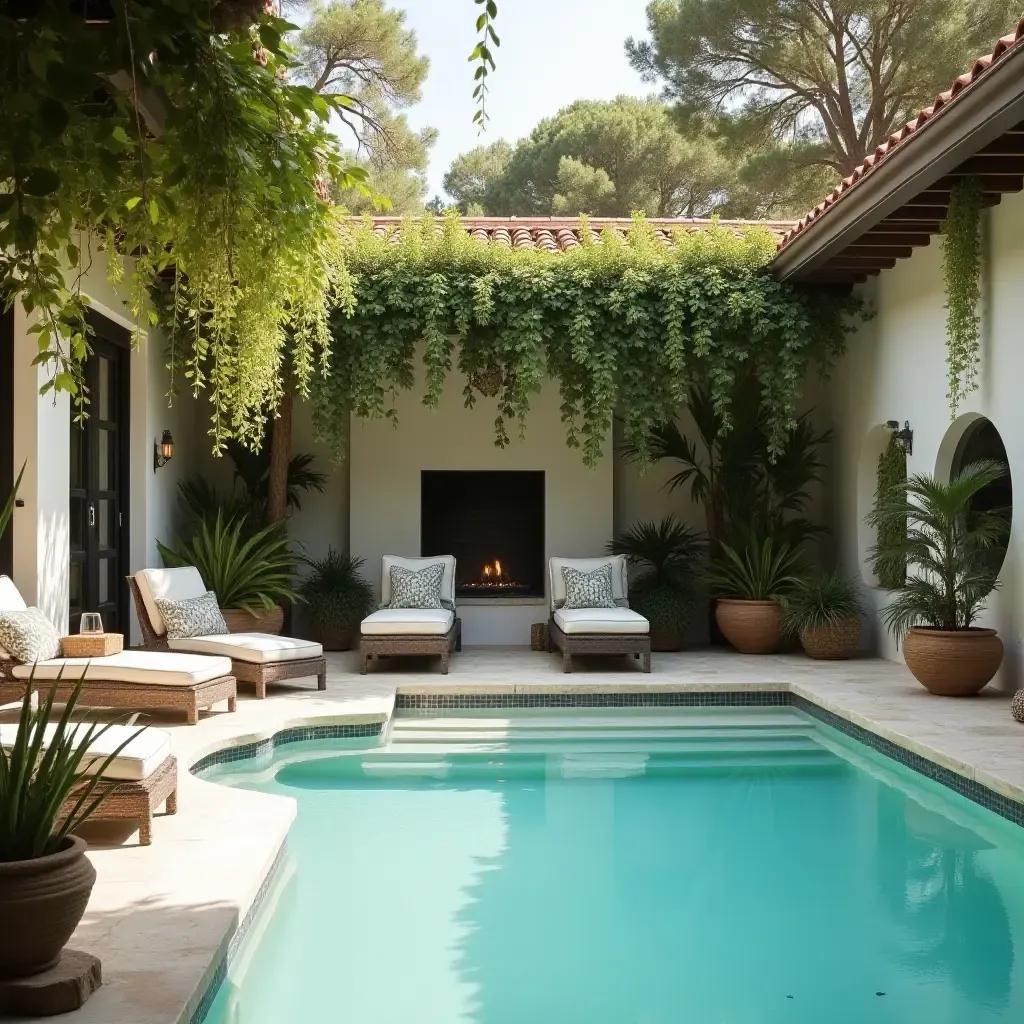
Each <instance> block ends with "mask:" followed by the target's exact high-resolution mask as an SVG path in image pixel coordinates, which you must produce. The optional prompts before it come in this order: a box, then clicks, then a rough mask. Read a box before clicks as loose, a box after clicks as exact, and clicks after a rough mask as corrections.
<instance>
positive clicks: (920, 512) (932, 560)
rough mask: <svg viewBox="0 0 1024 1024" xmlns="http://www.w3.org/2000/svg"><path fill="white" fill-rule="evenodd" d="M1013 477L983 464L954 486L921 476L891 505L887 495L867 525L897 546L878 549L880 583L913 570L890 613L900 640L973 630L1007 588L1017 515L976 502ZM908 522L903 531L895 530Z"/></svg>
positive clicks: (894, 493)
mask: <svg viewBox="0 0 1024 1024" xmlns="http://www.w3.org/2000/svg"><path fill="white" fill-rule="evenodd" d="M1006 473H1007V467H1006V466H1005V465H1004V464H1003V463H999V462H993V461H991V460H983V461H980V462H974V463H972V464H971V465H969V466H965V467H964V469H963V470H961V471H960V473H959V474H958V475H957V476H956V477H954V478H953V479H952V480H951V481H950V482H949V483H943V482H941V481H939V480H936V479H935V477H934V476H931V475H930V474H927V473H917V474H915V475H914V476H912V477H911V478H910V479H909V480H908V481H907V483H906V485H905V486H903V487H897V488H893V489H892V490H891V491H890V492H889V493H888V494H887V495H886V496H885V497H884V499H883V498H882V496H881V495H880V496H879V501H878V503H877V504H876V506H875V508H874V509H873V510H872V511H871V512H870V513H869V514H868V516H867V517H866V521H867V522H868V523H869V524H870V525H872V526H874V527H876V528H877V529H878V532H879V535H883V534H888V533H891V539H890V540H889V541H888V542H887V543H886V544H885V545H884V546H883V545H875V547H873V548H872V549H871V559H872V562H873V566H874V570H875V572H876V573H877V574H878V576H879V578H885V576H886V574H890V573H895V572H896V570H897V569H898V568H900V567H903V566H906V567H907V570H908V572H907V578H906V582H905V583H904V585H903V586H902V587H898V588H897V589H896V590H895V591H894V597H893V599H892V601H890V603H889V604H888V605H887V606H886V607H885V609H884V610H883V611H882V619H883V620H884V622H885V624H886V626H887V627H888V628H889V631H890V632H891V633H892V634H893V635H894V636H895V637H896V639H897V641H900V642H902V640H903V638H904V637H905V636H906V634H907V632H908V630H909V629H910V628H911V627H912V626H931V627H932V628H935V629H941V630H948V631H954V630H961V629H970V627H971V626H972V625H973V624H974V622H975V621H976V620H977V618H978V615H979V614H980V613H981V611H982V610H983V609H984V607H985V602H986V600H987V598H988V596H989V594H991V593H992V592H993V591H994V590H997V589H998V588H999V579H998V573H999V568H1000V563H1001V561H1002V554H1003V544H1004V543H1005V541H1006V537H1007V535H1008V532H1009V528H1010V516H1009V511H1008V510H1007V509H1005V508H996V509H981V508H978V507H977V503H976V501H975V498H976V497H977V495H978V494H979V492H981V491H983V490H984V488H986V487H988V486H990V485H991V484H993V483H995V482H996V481H997V480H1000V479H1002V477H1004V476H1005V475H1006ZM904 523H905V524H906V527H905V529H903V530H902V531H889V529H888V528H890V527H891V526H892V525H893V524H904Z"/></svg>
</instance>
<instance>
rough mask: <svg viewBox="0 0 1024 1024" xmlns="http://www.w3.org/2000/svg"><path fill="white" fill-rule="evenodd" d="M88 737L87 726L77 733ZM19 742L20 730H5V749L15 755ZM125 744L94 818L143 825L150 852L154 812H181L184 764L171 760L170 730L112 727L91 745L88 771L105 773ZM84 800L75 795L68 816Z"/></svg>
mask: <svg viewBox="0 0 1024 1024" xmlns="http://www.w3.org/2000/svg"><path fill="white" fill-rule="evenodd" d="M75 728H76V730H81V731H82V732H84V731H86V730H88V728H89V725H88V724H87V723H81V724H79V725H78V726H76V727H75ZM54 729H55V726H54V725H48V726H47V727H46V733H45V738H44V740H43V749H44V750H45V749H46V748H47V747H48V746H49V742H50V739H51V738H52V736H53V731H54ZM17 736H18V726H17V725H0V745H2V746H3V748H4V749H5V750H10V749H11V748H12V747H13V746H14V743H15V740H16V739H17ZM125 740H128V743H127V745H126V746H125V747H124V749H123V750H122V751H121V752H120V753H119V754H118V755H117V757H115V758H114V760H113V761H111V762H110V764H109V765H107V769H106V771H105V772H104V773H103V781H102V782H101V783H99V784H98V786H97V789H96V790H94V791H93V794H94V795H98V794H99V792H100V787H103V790H104V791H105V792H106V799H104V801H103V803H102V804H100V806H99V809H98V810H97V811H96V813H95V814H93V815H92V820H94V821H122V820H125V821H137V822H138V823H139V842H140V844H141V845H142V846H149V844H150V843H151V842H152V839H153V812H154V811H155V810H156V809H157V808H158V807H160V805H161V804H164V805H166V809H167V813H168V814H174V813H175V812H176V811H177V809H178V762H177V761H176V760H175V759H174V757H173V756H172V754H171V734H170V733H169V732H167V731H166V730H164V729H145V730H143V731H141V732H140V731H139V729H138V728H136V727H135V726H131V725H111V726H108V727H107V728H106V729H105V730H104V731H103V733H102V734H100V735H99V736H95V737H93V740H92V742H91V743H90V744H89V754H91V755H92V757H91V758H90V759H88V760H84V761H83V762H82V770H83V771H85V772H86V773H87V774H90V775H92V774H93V771H92V770H90V769H99V768H100V767H101V766H102V764H103V762H104V761H105V760H106V759H107V757H109V756H110V754H112V753H113V752H114V751H115V750H116V749H117V748H118V747H119V746H120V745H121V744H122V743H124V741H125ZM77 799H78V794H77V792H76V793H73V794H72V796H71V797H70V798H69V800H68V802H67V803H66V804H65V807H64V812H65V814H67V813H70V812H71V810H72V809H73V808H74V805H75V801H76V800H77Z"/></svg>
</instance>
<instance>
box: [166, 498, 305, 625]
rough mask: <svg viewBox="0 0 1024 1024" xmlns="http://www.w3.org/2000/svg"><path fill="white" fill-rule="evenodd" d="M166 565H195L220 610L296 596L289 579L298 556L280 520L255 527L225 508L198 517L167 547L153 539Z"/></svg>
mask: <svg viewBox="0 0 1024 1024" xmlns="http://www.w3.org/2000/svg"><path fill="white" fill-rule="evenodd" d="M157 548H158V550H159V551H160V556H161V557H162V558H163V560H164V565H166V566H168V567H172V566H181V565H194V566H195V567H196V568H197V569H198V570H199V573H200V575H201V576H202V577H203V580H204V582H205V583H206V585H207V586H208V587H209V588H210V589H211V590H212V591H213V592H214V593H215V594H216V595H217V601H218V603H219V604H220V606H221V608H242V609H245V610H246V611H254V610H256V609H258V608H265V609H268V608H274V607H275V606H277V605H279V604H283V603H284V602H285V601H294V600H295V599H296V597H297V596H298V595H297V594H296V593H295V591H294V589H293V588H292V579H293V577H294V576H295V571H296V568H297V565H298V559H297V558H296V557H295V555H294V554H293V553H292V549H291V547H290V545H289V543H288V537H287V535H286V534H285V532H284V530H283V529H282V528H281V526H280V525H279V524H272V525H271V526H265V527H263V528H262V529H259V530H256V531H253V530H252V528H251V527H249V526H248V525H247V521H246V520H245V518H238V517H236V518H234V519H230V520H229V519H227V518H226V517H225V516H224V514H223V512H219V511H218V513H217V515H216V517H215V518H213V519H203V520H200V521H199V522H198V523H197V524H196V527H195V530H194V532H193V533H192V535H191V537H189V538H188V539H187V540H184V541H179V543H178V545H177V547H174V548H171V547H168V546H167V545H165V544H162V543H161V542H160V541H157Z"/></svg>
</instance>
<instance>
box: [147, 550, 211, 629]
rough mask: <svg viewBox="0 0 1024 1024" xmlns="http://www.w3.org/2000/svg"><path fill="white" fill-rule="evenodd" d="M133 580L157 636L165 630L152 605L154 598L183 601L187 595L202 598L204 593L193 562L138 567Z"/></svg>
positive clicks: (203, 584)
mask: <svg viewBox="0 0 1024 1024" xmlns="http://www.w3.org/2000/svg"><path fill="white" fill-rule="evenodd" d="M135 582H136V584H137V585H138V588H139V596H140V597H141V598H142V603H143V604H144V605H145V607H146V614H147V615H148V616H149V624H150V625H151V626H152V627H153V632H154V633H156V634H157V635H158V636H163V635H164V633H166V632H167V626H166V625H165V623H164V617H163V616H162V615H161V614H160V609H159V608H158V607H157V604H156V602H157V599H158V598H159V599H160V600H161V601H184V600H186V599H187V598H190V597H202V596H203V595H204V594H205V593H206V584H205V583H203V577H202V576H200V575H199V570H198V569H197V568H196V567H195V566H194V565H185V566H181V567H180V568H176V569H140V570H139V572H137V573H136V574H135Z"/></svg>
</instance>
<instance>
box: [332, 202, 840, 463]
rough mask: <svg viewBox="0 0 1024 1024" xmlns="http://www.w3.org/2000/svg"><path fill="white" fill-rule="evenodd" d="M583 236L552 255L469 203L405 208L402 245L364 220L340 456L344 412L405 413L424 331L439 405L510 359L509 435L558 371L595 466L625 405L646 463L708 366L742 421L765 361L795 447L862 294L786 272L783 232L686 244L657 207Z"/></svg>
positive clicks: (356, 233) (352, 242)
mask: <svg viewBox="0 0 1024 1024" xmlns="http://www.w3.org/2000/svg"><path fill="white" fill-rule="evenodd" d="M584 226H585V222H584ZM582 234H583V239H584V241H583V244H582V245H580V246H579V247H578V248H576V249H573V250H571V251H569V252H565V253H548V252H545V251H540V250H527V251H523V250H514V249H510V248H507V247H503V246H500V245H496V244H493V243H490V244H488V243H486V242H483V241H478V240H475V239H473V238H471V237H469V235H468V234H467V232H466V231H465V230H464V229H463V228H462V227H461V226H460V224H459V222H458V218H457V217H455V216H449V217H446V218H445V219H444V221H443V222H441V223H438V222H436V221H433V220H431V219H425V220H423V221H419V222H411V221H410V222H407V223H406V224H405V225H403V227H402V230H401V233H400V235H399V237H398V239H397V242H396V241H395V239H393V238H382V237H379V236H377V235H375V234H374V233H373V231H372V230H371V229H370V225H369V224H360V225H356V226H353V227H352V228H351V230H350V231H349V232H348V233H347V235H346V237H345V243H344V258H345V264H346V267H347V268H348V271H349V273H350V275H351V281H352V286H353V300H354V301H353V303H352V305H351V306H350V307H347V308H346V309H343V310H339V311H338V312H336V313H335V315H334V318H333V320H332V332H333V337H334V344H333V353H332V359H331V365H330V368H329V371H328V374H327V375H326V376H325V377H324V378H323V379H318V380H316V381H315V383H314V388H313V390H314V398H315V401H316V422H317V426H318V430H319V432H320V435H321V437H322V438H323V439H326V440H328V441H331V442H333V444H334V447H335V450H336V452H338V453H339V454H340V451H341V446H342V444H343V441H344V428H345V422H344V421H345V417H344V416H343V415H339V410H342V409H351V410H352V411H353V412H354V413H355V414H356V415H358V416H363V417H381V416H386V417H389V418H395V416H396V412H395V394H396V392H397V391H398V390H400V389H408V388H411V387H412V386H413V385H414V382H415V380H416V368H415V361H416V357H417V347H418V345H419V344H420V342H423V343H424V355H423V360H424V363H425V366H426V390H425V394H424V396H423V401H424V403H425V404H426V405H428V406H432V407H433V406H436V405H437V404H438V401H439V399H440V396H441V392H442V388H443V386H444V381H445V378H446V376H447V374H448V373H449V372H450V371H451V370H452V369H453V368H455V367H456V366H457V368H458V370H459V371H461V373H462V374H463V375H464V376H465V378H466V384H465V388H464V391H463V393H464V396H465V402H466V405H467V406H472V405H473V404H474V403H475V402H476V401H477V399H478V396H477V393H476V392H475V390H474V388H473V386H472V385H471V384H470V382H469V381H470V378H471V376H472V375H473V374H474V373H476V372H479V371H483V370H488V369H492V368H497V369H498V370H500V372H501V379H502V385H501V390H500V391H499V393H498V396H497V410H496V412H497V415H496V418H495V442H496V444H497V445H498V446H499V447H504V446H505V445H507V444H508V443H509V440H510V437H509V424H510V423H511V422H515V423H517V424H518V429H519V431H520V432H521V433H522V432H524V431H525V429H526V419H527V413H528V411H529V408H530V401H531V399H532V398H533V396H534V395H535V394H536V393H537V392H538V391H539V390H540V387H541V383H542V382H543V381H544V380H545V379H546V378H547V377H549V376H550V377H553V378H555V379H556V380H558V382H559V385H560V388H561V396H562V420H563V422H564V423H565V425H566V441H567V443H568V444H569V446H570V447H578V448H580V449H581V450H582V456H583V459H584V462H585V463H587V464H588V465H593V464H594V463H596V462H597V460H598V459H599V458H600V457H601V455H602V452H603V447H604V444H605V441H606V439H607V438H608V436H609V432H610V428H611V423H612V416H613V414H615V413H618V414H619V415H621V416H622V418H623V421H624V426H625V434H626V437H627V438H629V439H630V440H631V441H632V442H634V443H635V444H636V445H637V446H638V452H639V456H640V458H641V460H642V459H643V458H644V457H645V456H646V454H647V451H648V439H649V437H650V435H651V433H652V431H653V430H655V429H656V428H657V427H658V426H659V425H661V424H663V423H665V422H667V421H669V420H670V419H672V417H673V416H674V414H675V411H676V409H677V408H678V407H679V406H680V405H684V404H685V403H686V401H687V399H688V395H689V389H690V386H691V384H693V383H695V382H696V381H705V382H706V383H707V386H708V388H709V390H710V395H711V401H712V403H713V405H714V408H715V410H716V413H717V414H718V416H720V417H721V420H722V423H723V429H725V430H728V429H730V428H731V426H732V407H731V399H732V395H733V393H734V382H735V381H736V380H737V378H738V377H740V376H741V375H744V374H749V373H751V372H752V371H756V374H757V379H758V384H759V389H760V398H761V404H762V408H763V411H764V416H765V431H766V434H767V436H768V439H769V448H770V450H771V451H772V452H773V453H776V454H778V453H780V452H781V451H782V448H783V445H784V442H785V438H786V436H787V433H788V432H789V431H791V430H792V428H793V426H794V424H795V422H796V415H795V405H796V401H797V398H798V397H799V395H800V391H801V388H802V386H803V383H804V380H805V378H806V376H807V373H808V371H809V369H810V368H811V367H812V366H817V367H818V368H819V369H821V370H823V371H827V369H828V368H829V367H830V366H831V364H832V363H833V361H834V360H835V359H836V357H837V356H838V355H839V354H840V353H841V352H842V351H843V347H844V339H845V335H846V331H847V327H848V322H847V317H848V315H849V314H851V313H854V312H855V311H856V310H857V309H858V306H857V303H856V302H855V300H852V299H850V298H845V297H840V296H835V295H828V294H823V293H821V292H813V291H805V290H802V289H799V288H796V287H793V286H790V285H786V284H783V283H780V282H778V281H776V280H774V279H773V278H772V277H771V276H770V275H769V274H768V273H767V272H766V271H765V266H766V264H767V263H768V262H769V261H770V259H771V258H772V256H773V254H774V252H775V241H774V238H773V237H772V235H771V234H770V233H769V232H768V231H767V230H765V229H763V228H758V227H753V228H750V229H749V230H747V231H745V232H744V233H743V234H742V235H737V234H736V233H735V232H733V231H732V230H730V229H727V228H725V227H720V226H717V225H714V226H712V227H710V228H709V230H707V231H702V232H696V233H687V232H685V231H679V232H677V233H676V236H675V244H674V246H673V247H671V248H669V247H666V246H665V245H663V244H662V243H661V242H660V241H659V240H658V239H657V238H656V237H655V235H654V232H653V230H652V229H651V227H650V226H649V225H648V224H646V223H645V222H644V220H643V219H642V218H637V219H636V220H635V221H634V224H633V227H632V230H631V231H630V232H629V234H628V237H627V238H626V239H625V240H622V239H620V238H618V237H617V236H616V235H615V234H614V233H613V232H611V231H605V232H604V235H603V237H602V239H601V240H600V242H597V241H594V240H592V239H591V238H590V234H589V231H588V230H584V231H583V233H582Z"/></svg>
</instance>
